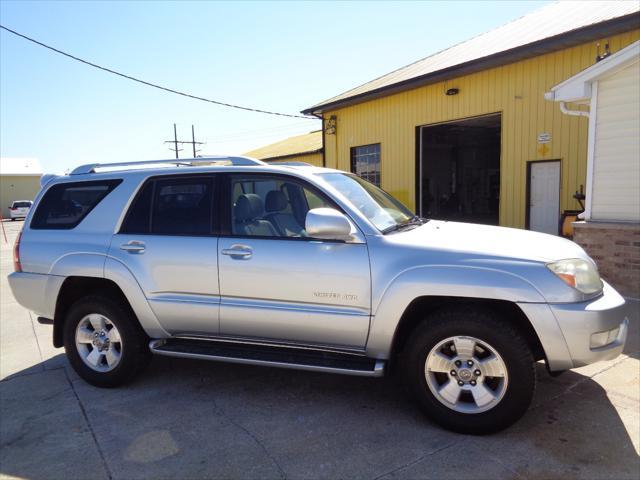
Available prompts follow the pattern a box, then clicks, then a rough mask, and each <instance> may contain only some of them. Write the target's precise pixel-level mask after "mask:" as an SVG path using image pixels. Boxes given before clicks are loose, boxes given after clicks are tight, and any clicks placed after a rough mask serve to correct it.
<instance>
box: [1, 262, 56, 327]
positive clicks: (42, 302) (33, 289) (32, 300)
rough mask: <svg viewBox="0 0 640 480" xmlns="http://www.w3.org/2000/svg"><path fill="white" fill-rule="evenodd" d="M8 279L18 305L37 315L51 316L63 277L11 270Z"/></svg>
mask: <svg viewBox="0 0 640 480" xmlns="http://www.w3.org/2000/svg"><path fill="white" fill-rule="evenodd" d="M8 280H9V287H10V288H11V292H12V293H13V296H14V297H15V299H16V301H17V302H18V303H19V304H20V305H22V306H23V307H24V308H26V309H27V310H30V311H32V312H34V313H35V314H37V315H39V316H42V317H47V318H53V316H54V313H55V309H56V300H57V298H58V292H59V290H60V287H61V285H62V283H63V282H64V280H65V277H60V276H57V275H42V274H39V273H26V272H13V273H11V274H9V276H8Z"/></svg>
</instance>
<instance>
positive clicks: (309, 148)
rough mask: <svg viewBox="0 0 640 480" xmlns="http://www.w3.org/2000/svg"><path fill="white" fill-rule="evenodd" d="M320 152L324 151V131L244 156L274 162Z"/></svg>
mask: <svg viewBox="0 0 640 480" xmlns="http://www.w3.org/2000/svg"><path fill="white" fill-rule="evenodd" d="M320 151H322V130H316V131H314V132H309V133H305V134H303V135H296V136H295V137H289V138H287V139H285V140H281V141H279V142H276V143H272V144H271V145H266V146H264V147H260V148H257V149H255V150H252V151H250V152H247V153H245V154H244V155H246V156H247V157H253V158H257V159H259V160H274V159H276V158H286V157H291V156H293V155H303V154H310V153H318V152H320Z"/></svg>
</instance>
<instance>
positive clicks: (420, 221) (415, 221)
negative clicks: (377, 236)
mask: <svg viewBox="0 0 640 480" xmlns="http://www.w3.org/2000/svg"><path fill="white" fill-rule="evenodd" d="M428 221H429V220H427V219H426V218H421V217H419V216H418V215H414V216H413V217H411V218H410V219H409V220H405V221H404V222H401V223H397V224H395V225H392V226H390V227H387V228H385V229H384V230H382V234H383V235H386V234H387V233H391V232H397V231H398V230H401V229H403V228H406V227H417V226H420V225H424V224H425V223H427V222H428Z"/></svg>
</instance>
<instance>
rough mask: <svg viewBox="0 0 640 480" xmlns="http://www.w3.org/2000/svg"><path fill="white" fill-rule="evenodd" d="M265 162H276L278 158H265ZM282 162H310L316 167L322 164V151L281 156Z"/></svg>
mask: <svg viewBox="0 0 640 480" xmlns="http://www.w3.org/2000/svg"><path fill="white" fill-rule="evenodd" d="M265 161H267V162H273V163H277V162H278V161H279V160H265ZM280 161H282V162H304V163H310V164H311V165H314V166H316V167H321V166H322V153H309V154H300V155H292V156H290V157H287V158H283V159H282V160H280Z"/></svg>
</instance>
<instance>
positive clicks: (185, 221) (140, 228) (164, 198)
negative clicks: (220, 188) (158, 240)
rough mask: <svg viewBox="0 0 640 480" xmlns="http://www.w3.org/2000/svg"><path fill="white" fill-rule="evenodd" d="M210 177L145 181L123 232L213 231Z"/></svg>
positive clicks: (175, 232) (205, 233)
mask: <svg viewBox="0 0 640 480" xmlns="http://www.w3.org/2000/svg"><path fill="white" fill-rule="evenodd" d="M212 200H213V180H212V179H211V178H210V177H190V178H172V179H166V180H164V179H163V180H152V181H150V182H148V183H147V184H146V185H145V186H144V187H143V189H142V190H141V191H140V193H139V194H138V196H137V197H136V199H135V200H134V202H133V204H132V205H131V208H130V209H129V212H128V213H127V216H126V218H125V221H124V223H123V224H122V228H121V229H120V231H121V232H122V233H152V234H162V235H207V234H210V233H212Z"/></svg>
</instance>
